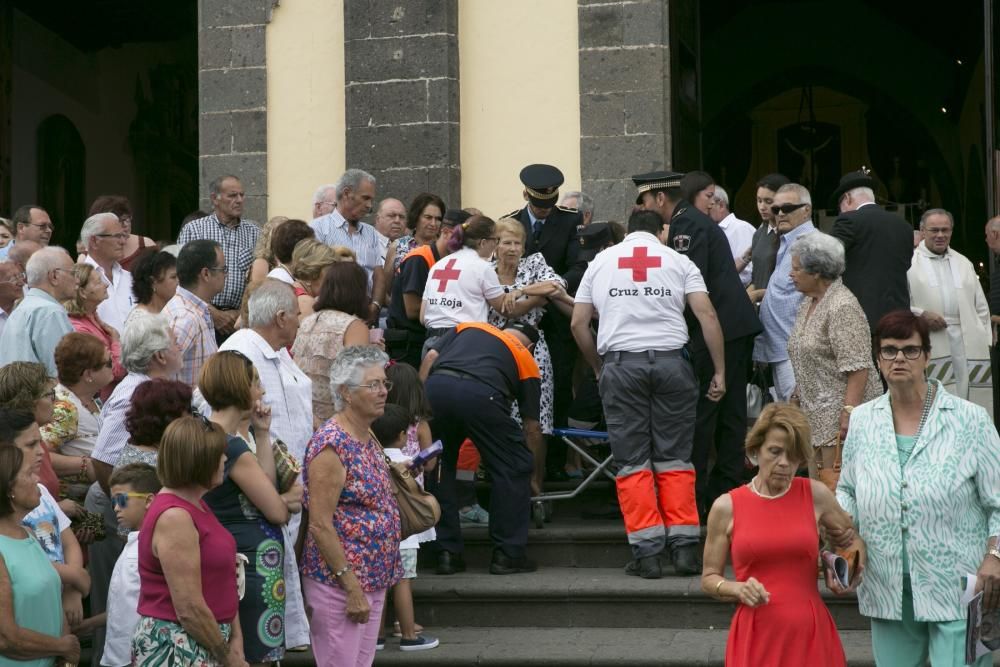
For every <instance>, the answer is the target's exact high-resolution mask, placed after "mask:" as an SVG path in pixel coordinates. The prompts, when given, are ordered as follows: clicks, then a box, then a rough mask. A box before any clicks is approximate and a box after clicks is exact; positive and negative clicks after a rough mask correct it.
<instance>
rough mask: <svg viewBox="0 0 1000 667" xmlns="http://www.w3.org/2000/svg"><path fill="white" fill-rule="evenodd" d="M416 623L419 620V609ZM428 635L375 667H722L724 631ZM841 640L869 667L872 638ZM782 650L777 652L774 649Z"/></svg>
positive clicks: (526, 630) (528, 630) (525, 630)
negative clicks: (428, 643)
mask: <svg viewBox="0 0 1000 667" xmlns="http://www.w3.org/2000/svg"><path fill="white" fill-rule="evenodd" d="M417 611H418V618H420V619H421V621H422V620H423V617H422V616H421V615H420V613H419V612H420V610H419V609H418V610H417ZM425 632H426V634H429V635H432V636H434V637H437V638H438V639H440V640H441V645H440V646H439V647H438V648H436V649H431V650H428V651H414V652H403V651H400V650H399V644H398V640H395V639H391V638H390V639H389V641H388V643H387V644H386V647H385V649H384V650H382V651H380V652H379V653H377V654H376V656H375V664H376V665H377V666H379V667H383V666H384V667H392V666H394V665H406V666H407V667H417V666H420V665H428V666H429V665H435V666H438V665H441V666H450V665H456V666H457V665H462V666H463V667H466V666H468V665H488V666H490V667H527V666H532V665H546V666H547V667H576V666H577V665H590V666H592V667H594V666H596V667H604V666H607V667H611V666H612V665H613V666H615V667H621V666H622V665H630V666H636V667H645V666H646V665H649V666H652V665H668V666H670V667H680V666H682V665H683V666H692V667H693V666H698V667H707V666H709V665H710V666H712V667H722V666H723V664H724V662H725V654H726V637H727V636H728V634H729V631H728V625H727V626H725V627H722V628H720V629H714V630H693V629H683V630H662V629H654V628H606V627H573V628H535V627H523V626H518V627H503V628H470V627H464V628H457V627H447V628H430V627H428V628H427V630H426V631H425ZM840 638H841V641H842V642H843V645H844V652H845V653H846V654H847V664H848V665H850V666H851V667H871V666H874V664H875V660H874V659H873V658H872V652H871V637H870V635H869V633H868V631H866V630H841V631H840ZM775 650H780V647H775Z"/></svg>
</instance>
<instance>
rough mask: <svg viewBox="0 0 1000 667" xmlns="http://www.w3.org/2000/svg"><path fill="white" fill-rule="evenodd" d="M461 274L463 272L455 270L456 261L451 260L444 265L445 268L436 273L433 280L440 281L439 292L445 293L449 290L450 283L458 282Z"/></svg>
mask: <svg viewBox="0 0 1000 667" xmlns="http://www.w3.org/2000/svg"><path fill="white" fill-rule="evenodd" d="M461 273H462V272H461V271H458V270H456V269H455V260H454V259H449V260H448V263H447V264H445V265H444V268H443V269H438V270H437V271H435V272H434V275H433V276H431V278H433V279H434V280H437V281H438V292H443V291H445V290H446V289H448V283H449V282H450V281H452V280H458V276H459V275H460V274H461Z"/></svg>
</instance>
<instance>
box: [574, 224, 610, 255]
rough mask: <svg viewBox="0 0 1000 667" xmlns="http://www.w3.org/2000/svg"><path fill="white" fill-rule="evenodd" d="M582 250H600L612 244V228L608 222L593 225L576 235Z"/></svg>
mask: <svg viewBox="0 0 1000 667" xmlns="http://www.w3.org/2000/svg"><path fill="white" fill-rule="evenodd" d="M576 237H577V239H579V241H580V248H581V249H582V250H599V249H601V248H603V247H604V246H606V245H607V244H609V243H611V228H610V227H609V226H608V223H606V222H594V223H591V224H589V225H587V226H585V227H583V228H582V229H580V230H579V231H578V232H577V233H576Z"/></svg>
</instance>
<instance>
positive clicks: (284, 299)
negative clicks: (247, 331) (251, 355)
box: [247, 278, 295, 329]
mask: <svg viewBox="0 0 1000 667" xmlns="http://www.w3.org/2000/svg"><path fill="white" fill-rule="evenodd" d="M247 309H248V310H249V315H248V317H247V326H249V327H250V328H251V329H253V328H256V327H266V326H267V325H269V324H271V323H272V322H274V318H275V317H277V316H278V313H279V312H281V311H282V310H283V311H285V312H286V313H290V312H292V311H293V310H294V309H295V291H294V290H293V289H292V286H291V285H289V284H288V283H283V282H281V281H280V280H275V279H274V278H268V279H267V280H265V281H264V282H263V283H262V284H261V286H260V287H258V288H257V289H256V290H254V293H253V294H251V295H250V300H249V301H247Z"/></svg>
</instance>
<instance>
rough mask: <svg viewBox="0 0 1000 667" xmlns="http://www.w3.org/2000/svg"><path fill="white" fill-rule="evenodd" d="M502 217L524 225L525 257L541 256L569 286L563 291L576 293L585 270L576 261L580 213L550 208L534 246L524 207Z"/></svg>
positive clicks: (528, 219)
mask: <svg viewBox="0 0 1000 667" xmlns="http://www.w3.org/2000/svg"><path fill="white" fill-rule="evenodd" d="M504 217H508V218H516V219H518V220H520V221H521V224H522V225H523V226H524V238H525V243H524V256H525V257H527V256H528V255H531V254H533V253H536V252H540V253H542V257H544V258H545V261H546V262H547V263H548V265H549V266H551V267H552V269H553V270H554V271H555V272H556V273H558V274H559V275H560V276H562V277H563V278H565V279H566V282H567V283H569V285H568V287H567V288H566V290H567V291H568V292H569V293H570V294H572V293H574V292H576V288H577V287H578V286H579V285H580V279H581V278H583V271H584V270H586V268H587V267H586V264H584V265H583V267H582V270H581V268H580V267H579V262H578V260H577V254H578V253H579V251H580V243H579V241H578V240H577V238H576V228H577V227H578V226H580V225H582V224H583V216H582V215H580V213H579V211H575V210H573V209H568V208H561V207H559V206H556V207H555V208H553V209H552V212H551V213H549V217H548V218H546V219H545V223H544V224H543V225H542V233H541V235H540V236H539V238H538V243H535V234H534V232H533V231H532V229H531V217H530V216H529V215H528V207H527V206H525V207H524V208H522V209H519V210H517V211H512V212H510V213H508V214H507V215H506V216H504Z"/></svg>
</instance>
